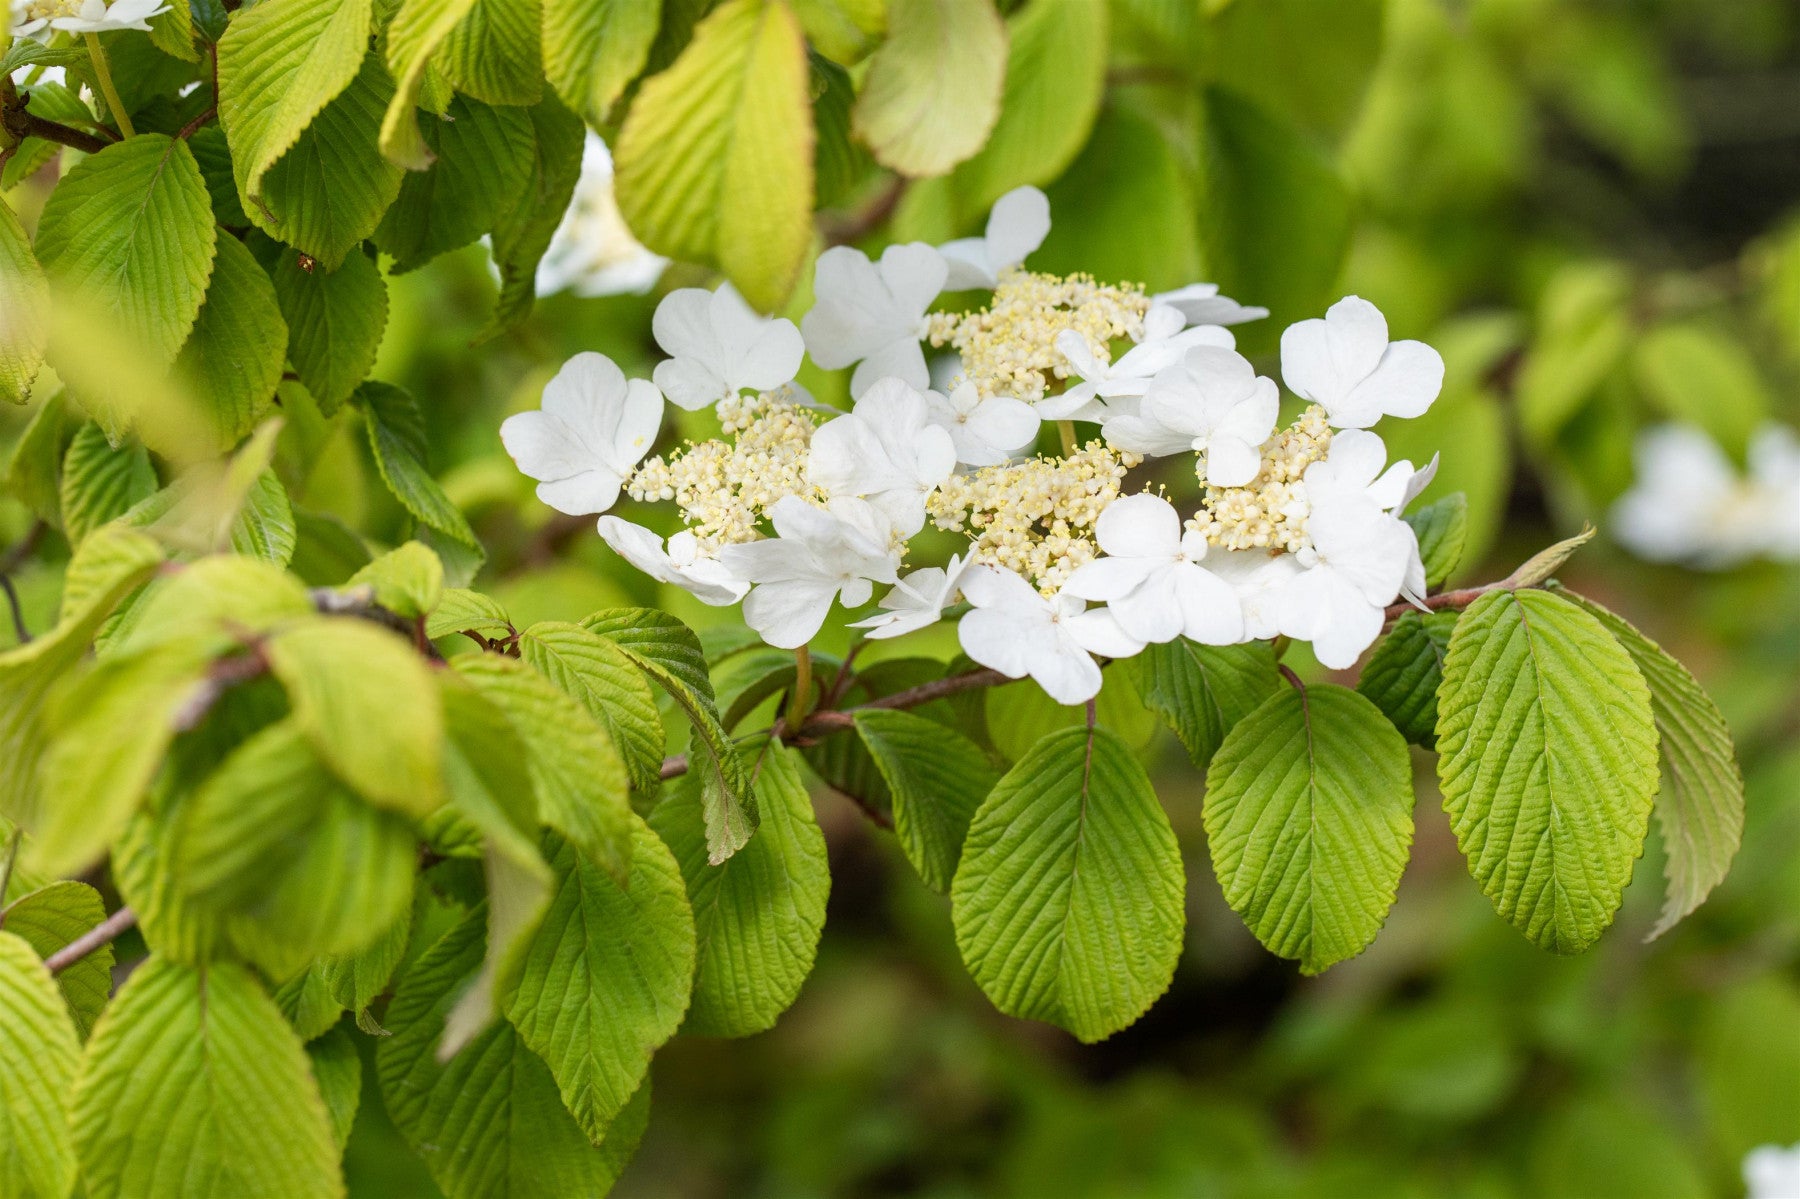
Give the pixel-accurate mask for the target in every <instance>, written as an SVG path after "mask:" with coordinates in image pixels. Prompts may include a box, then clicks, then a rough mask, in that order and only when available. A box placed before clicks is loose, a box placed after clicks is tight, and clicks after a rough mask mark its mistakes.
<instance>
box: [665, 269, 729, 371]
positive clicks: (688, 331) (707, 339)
mask: <svg viewBox="0 0 1800 1199" xmlns="http://www.w3.org/2000/svg"><path fill="white" fill-rule="evenodd" d="M712 304H713V293H712V292H710V291H707V290H706V289H705V288H703V287H681V288H677V289H676V290H674V291H672V292H670V293H669V294H668V295H666V296H664V297H663V298H662V302H661V303H660V304H658V305H657V306H656V315H655V316H653V317H651V318H650V333H651V336H653V337H655V338H656V344H657V345H659V346H661V347H662V351H663V353H665V354H667V355H669V356H670V357H671V358H699V359H702V360H704V361H707V362H714V363H716V362H717V360H718V358H719V352H718V351H719V337H718V334H717V333H716V332H715V331H714V330H713V320H712Z"/></svg>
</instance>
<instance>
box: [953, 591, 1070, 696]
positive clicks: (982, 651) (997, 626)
mask: <svg viewBox="0 0 1800 1199" xmlns="http://www.w3.org/2000/svg"><path fill="white" fill-rule="evenodd" d="M1049 624H1050V622H1049V618H1048V616H1047V615H1045V614H1043V613H1039V614H1037V615H1035V616H1032V615H1030V614H1027V615H1025V616H1024V617H1023V618H1021V616H1020V614H1019V613H1017V612H1011V611H1008V610H1006V609H1004V608H976V609H975V610H974V611H972V612H967V613H965V614H964V615H963V618H962V620H961V621H960V622H958V624H957V626H956V636H957V640H958V641H959V642H960V643H961V644H962V647H963V652H964V653H966V654H968V655H969V657H971V658H973V659H974V660H975V661H977V662H979V663H981V664H982V665H983V666H986V667H987V668H988V669H990V670H997V671H999V672H1000V673H1001V674H1003V675H1005V676H1006V677H1007V678H1009V679H1022V678H1024V677H1025V676H1026V675H1027V674H1030V673H1031V669H1032V666H1033V665H1034V662H1035V660H1036V658H1037V657H1038V656H1039V655H1038V654H1036V653H1034V652H1033V650H1034V645H1033V642H1034V641H1036V642H1041V641H1043V640H1044V638H1045V636H1046V634H1047V633H1048V632H1049V631H1050V628H1049Z"/></svg>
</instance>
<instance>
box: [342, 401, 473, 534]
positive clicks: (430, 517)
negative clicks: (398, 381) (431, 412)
mask: <svg viewBox="0 0 1800 1199" xmlns="http://www.w3.org/2000/svg"><path fill="white" fill-rule="evenodd" d="M356 398H357V401H358V405H359V406H360V407H361V409H362V413H363V426H364V427H365V428H366V429H367V430H368V434H369V449H370V450H371V451H372V452H373V453H374V455H375V466H376V468H377V469H379V470H380V471H381V478H382V481H383V482H385V483H386V484H387V485H388V490H389V491H391V492H393V493H394V498H395V499H397V500H399V501H400V504H401V506H402V507H404V508H405V509H406V510H407V511H408V512H410V513H412V514H413V516H414V517H416V518H417V519H418V520H419V521H420V522H421V523H423V524H425V525H426V526H427V527H429V528H432V529H436V530H437V531H438V532H440V533H443V534H445V535H446V536H448V537H450V538H451V539H452V540H454V541H458V542H461V543H462V544H463V545H465V546H468V547H469V548H470V549H472V550H476V551H477V552H479V551H480V548H481V543H480V542H479V541H478V540H477V539H476V537H475V530H473V529H471V528H470V527H469V522H468V521H467V520H465V519H464V518H463V514H462V513H461V512H459V511H458V510H457V508H456V505H455V504H452V503H451V502H450V497H449V496H447V495H445V494H444V489H443V487H442V486H440V485H439V483H438V481H437V480H436V479H434V478H432V476H431V472H430V471H429V470H427V469H426V467H425V429H424V424H423V422H422V420H421V418H420V416H419V406H418V403H417V402H416V401H415V400H414V399H413V398H412V396H410V395H408V394H407V393H406V392H404V391H402V390H400V389H399V388H398V387H394V386H392V385H390V384H387V383H377V382H374V381H373V380H371V381H370V382H367V383H364V384H363V385H362V386H361V387H359V388H357V389H356Z"/></svg>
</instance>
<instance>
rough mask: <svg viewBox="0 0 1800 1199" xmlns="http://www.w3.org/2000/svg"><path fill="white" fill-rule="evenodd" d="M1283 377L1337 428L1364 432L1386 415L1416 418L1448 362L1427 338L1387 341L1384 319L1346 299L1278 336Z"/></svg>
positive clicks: (1361, 302) (1441, 380) (1353, 298)
mask: <svg viewBox="0 0 1800 1199" xmlns="http://www.w3.org/2000/svg"><path fill="white" fill-rule="evenodd" d="M1281 377H1282V379H1283V381H1285V382H1286V383H1287V385H1288V388H1289V390H1291V391H1292V392H1293V393H1294V394H1295V395H1298V396H1300V397H1301V398H1302V399H1307V400H1311V401H1313V402H1314V403H1316V404H1318V405H1320V406H1321V407H1323V408H1324V409H1325V414H1326V416H1327V417H1328V418H1329V419H1330V421H1331V423H1332V425H1333V426H1334V427H1336V428H1339V429H1366V428H1368V427H1369V426H1370V425H1372V424H1374V423H1375V422H1376V421H1378V420H1380V419H1381V418H1382V417H1383V416H1419V415H1420V414H1422V413H1423V412H1424V411H1425V410H1426V409H1427V408H1429V407H1431V402H1432V401H1433V400H1435V399H1437V396H1438V392H1439V391H1440V390H1442V389H1443V386H1444V360H1443V359H1442V358H1441V357H1439V356H1438V352H1437V351H1436V350H1434V349H1432V348H1431V347H1430V346H1428V345H1426V344H1425V343H1424V342H1422V341H1396V342H1392V343H1390V342H1389V341H1388V329H1387V319H1386V318H1385V317H1383V316H1382V315H1381V310H1380V309H1378V308H1376V307H1375V305H1373V304H1371V303H1369V302H1368V301H1367V300H1365V299H1362V298H1361V297H1359V296H1346V297H1344V298H1343V299H1341V300H1339V301H1338V302H1337V303H1335V304H1333V305H1332V306H1331V308H1330V309H1329V310H1327V311H1326V313H1325V318H1324V319H1323V320H1319V319H1317V318H1314V319H1312V320H1305V321H1299V322H1297V323H1295V324H1292V325H1289V326H1288V327H1287V329H1286V330H1285V331H1284V332H1283V333H1282V335H1281Z"/></svg>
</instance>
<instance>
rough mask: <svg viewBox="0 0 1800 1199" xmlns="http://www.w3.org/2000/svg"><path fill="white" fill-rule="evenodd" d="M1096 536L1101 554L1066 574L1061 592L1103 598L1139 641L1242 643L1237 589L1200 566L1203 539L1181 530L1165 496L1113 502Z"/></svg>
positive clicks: (1098, 524) (1177, 515) (1102, 516)
mask: <svg viewBox="0 0 1800 1199" xmlns="http://www.w3.org/2000/svg"><path fill="white" fill-rule="evenodd" d="M1094 538H1095V540H1096V541H1098V542H1099V544H1100V548H1101V550H1103V551H1104V552H1105V554H1106V556H1105V557H1103V558H1096V559H1094V560H1093V561H1092V562H1089V563H1087V564H1086V565H1084V566H1082V567H1080V568H1079V569H1077V570H1076V571H1075V573H1074V574H1072V575H1070V576H1069V581H1068V582H1067V583H1064V584H1063V588H1062V589H1063V592H1064V594H1067V595H1074V596H1079V597H1080V598H1082V599H1087V600H1101V601H1104V602H1105V603H1106V606H1107V608H1108V610H1109V611H1111V612H1112V614H1113V616H1114V617H1115V618H1116V619H1117V620H1118V622H1119V627H1120V628H1121V629H1123V630H1124V631H1125V632H1126V633H1127V634H1128V635H1129V636H1131V637H1134V638H1136V639H1137V640H1139V641H1146V642H1156V643H1161V642H1164V641H1173V640H1174V639H1175V638H1177V637H1186V638H1187V639H1188V640H1189V641H1198V642H1200V643H1201V644H1202V645H1233V644H1235V643H1237V642H1238V641H1241V640H1243V636H1244V614H1243V609H1242V605H1241V604H1240V603H1239V601H1238V595H1237V592H1236V591H1235V590H1233V589H1232V586H1231V584H1229V583H1227V582H1225V581H1224V580H1223V579H1221V578H1219V577H1218V576H1217V575H1215V574H1213V573H1212V571H1210V570H1208V569H1207V568H1206V567H1205V566H1202V565H1201V562H1202V561H1203V560H1205V559H1206V556H1207V554H1206V538H1205V536H1204V535H1202V534H1200V533H1197V532H1194V531H1193V530H1191V529H1190V530H1187V531H1185V532H1184V531H1183V530H1182V527H1181V514H1180V513H1178V512H1176V511H1175V506H1174V505H1173V504H1171V503H1169V501H1168V500H1165V499H1163V498H1162V497H1161V496H1159V495H1153V494H1151V493H1149V492H1143V493H1141V494H1138V495H1128V496H1124V497H1121V498H1120V499H1117V500H1114V501H1113V502H1112V503H1111V504H1110V505H1108V506H1107V509H1106V511H1104V512H1102V513H1101V514H1100V519H1099V520H1098V521H1096V522H1095V523H1094Z"/></svg>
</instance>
